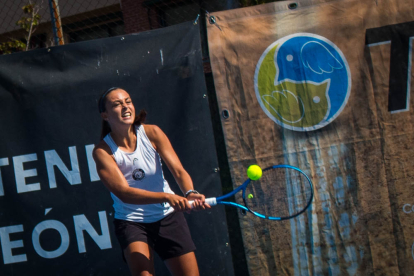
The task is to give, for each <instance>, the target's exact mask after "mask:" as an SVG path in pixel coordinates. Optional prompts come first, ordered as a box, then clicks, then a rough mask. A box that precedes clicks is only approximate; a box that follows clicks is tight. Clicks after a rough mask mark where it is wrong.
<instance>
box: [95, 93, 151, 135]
mask: <svg viewBox="0 0 414 276" xmlns="http://www.w3.org/2000/svg"><path fill="white" fill-rule="evenodd" d="M117 89H122V88H120V87H112V88H109V89H108V90H106V91H105V92H104V93H102V95H101V96H100V97H99V101H98V110H99V113H102V112H105V111H106V106H105V105H106V96H107V95H108V94H109V93H111V92H112V91H114V90H117ZM122 90H125V89H122ZM146 117H147V112H146V111H145V110H144V109H142V110H141V111H140V112H139V114H138V115H135V120H134V125H136V126H140V125H141V124H143V123H144V122H145V119H146ZM110 132H111V126H110V125H109V123H108V122H107V121H105V120H102V130H101V140H102V139H103V138H104V137H105V136H106V135H107V134H108V133H110Z"/></svg>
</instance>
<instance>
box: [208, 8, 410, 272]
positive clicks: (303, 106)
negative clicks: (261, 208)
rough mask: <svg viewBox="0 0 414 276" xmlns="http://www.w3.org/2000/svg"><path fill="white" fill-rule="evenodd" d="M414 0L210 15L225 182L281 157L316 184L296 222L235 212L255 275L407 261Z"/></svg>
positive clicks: (401, 268) (406, 267)
mask: <svg viewBox="0 0 414 276" xmlns="http://www.w3.org/2000/svg"><path fill="white" fill-rule="evenodd" d="M413 4H414V2H413V1H405V0H367V1H359V0H335V1H329V0H320V1H318V0H303V1H297V2H293V1H281V2H274V3H269V4H265V5H258V6H255V7H249V8H243V9H238V10H230V11H223V12H217V13H212V14H210V18H209V23H210V24H208V41H209V51H210V58H211V65H212V71H213V76H214V81H215V87H216V92H217V98H218V102H219V110H220V112H221V116H222V125H223V131H224V135H225V141H226V147H227V155H228V159H229V164H230V169H231V174H232V178H233V183H235V184H236V183H242V181H243V179H245V178H246V173H245V172H246V168H247V167H248V166H249V165H250V164H258V165H260V166H261V167H263V168H264V167H267V166H270V165H273V164H290V165H293V166H297V167H299V168H301V169H302V170H304V171H305V172H306V173H307V174H308V175H309V176H310V177H311V179H312V180H313V182H314V185H315V187H314V192H315V197H314V200H313V204H312V206H311V208H310V209H309V210H308V211H307V212H306V213H305V214H303V215H301V216H299V217H297V218H295V219H292V220H288V221H282V222H274V221H265V220H261V219H259V218H256V217H254V216H253V215H251V214H246V215H243V214H240V217H239V219H240V222H241V225H242V231H243V237H244V246H245V254H246V259H247V262H248V267H249V272H250V275H371V274H372V275H377V274H378V275H380V274H381V275H410V274H412V271H414V251H413V248H414V221H413V219H414V208H413V205H414V202H413V198H414V197H413V195H414V189H413V187H414V173H413V172H412V171H413V170H412V168H413V165H414V163H413V158H412V156H414V148H413V147H412V144H413V133H412V132H413V126H414V125H413V122H414V116H413V101H412V100H411V98H410V94H411V90H412V83H411V80H412V53H413V49H412V43H413V39H412V38H413V37H414V33H413V26H414V25H413V22H414V5H413ZM236 186H237V184H236ZM236 200H238V201H241V198H240V196H239V197H237V198H236Z"/></svg>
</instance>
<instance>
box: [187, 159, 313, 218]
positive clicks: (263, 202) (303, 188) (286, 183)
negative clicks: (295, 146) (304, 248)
mask: <svg viewBox="0 0 414 276" xmlns="http://www.w3.org/2000/svg"><path fill="white" fill-rule="evenodd" d="M240 191H242V197H243V202H244V205H240V204H238V203H235V202H231V201H225V200H226V199H228V198H229V197H231V196H233V195H235V194H236V193H238V192H240ZM312 199H313V184H312V181H311V180H310V178H309V177H308V176H307V175H306V174H305V173H304V172H303V171H302V170H301V169H299V168H296V167H293V166H290V165H275V166H271V167H268V168H266V169H264V170H263V174H262V177H261V178H260V179H258V180H251V179H250V178H249V179H247V180H246V181H244V183H243V184H242V185H241V186H239V187H237V188H236V189H235V190H233V191H232V192H230V193H228V194H226V195H223V196H220V197H211V198H206V200H205V201H206V203H208V204H210V205H211V206H214V205H217V204H224V205H230V206H234V207H237V208H240V209H242V210H244V211H248V212H250V213H252V214H254V215H256V216H258V217H259V218H263V219H269V220H286V219H291V218H294V217H296V216H299V215H300V214H302V213H303V212H305V210H306V209H307V208H308V207H309V206H310V205H311V203H312ZM190 204H192V202H191V201H190Z"/></svg>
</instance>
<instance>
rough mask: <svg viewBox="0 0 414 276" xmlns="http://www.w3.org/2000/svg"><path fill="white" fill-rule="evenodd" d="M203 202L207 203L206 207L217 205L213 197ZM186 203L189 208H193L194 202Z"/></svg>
mask: <svg viewBox="0 0 414 276" xmlns="http://www.w3.org/2000/svg"><path fill="white" fill-rule="evenodd" d="M204 202H205V203H207V204H208V205H210V206H214V205H217V200H216V198H215V197H209V198H206V200H205V201H204ZM188 203H190V205H191V208H193V203H194V200H189V201H188Z"/></svg>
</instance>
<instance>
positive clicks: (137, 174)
mask: <svg viewBox="0 0 414 276" xmlns="http://www.w3.org/2000/svg"><path fill="white" fill-rule="evenodd" d="M137 163H138V159H137V158H134V161H133V164H134V170H133V171H132V178H133V179H134V180H142V179H144V178H145V172H144V170H143V169H135V168H137V167H138V165H137Z"/></svg>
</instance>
